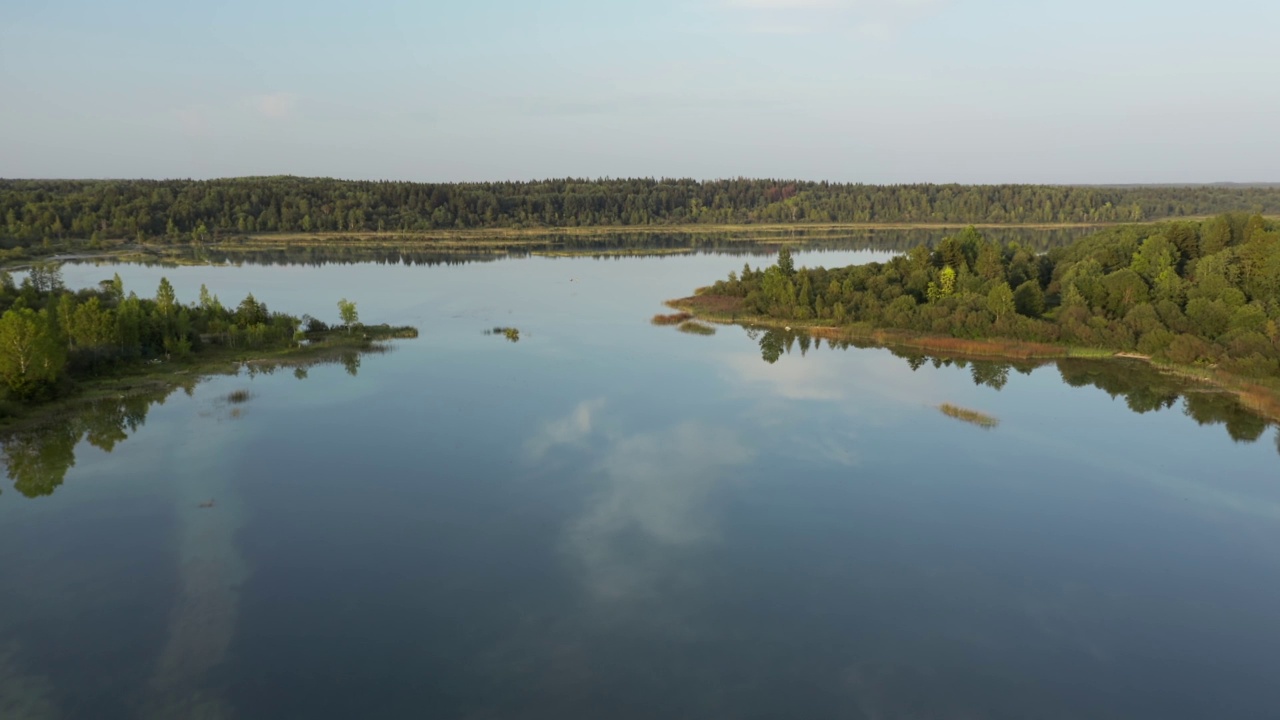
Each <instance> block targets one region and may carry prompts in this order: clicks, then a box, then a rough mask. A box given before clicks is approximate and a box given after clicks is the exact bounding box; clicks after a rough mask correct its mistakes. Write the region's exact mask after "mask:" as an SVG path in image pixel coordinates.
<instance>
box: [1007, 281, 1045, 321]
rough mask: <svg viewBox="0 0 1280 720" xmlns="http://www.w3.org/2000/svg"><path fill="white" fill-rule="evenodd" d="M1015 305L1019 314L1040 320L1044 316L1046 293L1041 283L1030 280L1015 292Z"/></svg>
mask: <svg viewBox="0 0 1280 720" xmlns="http://www.w3.org/2000/svg"><path fill="white" fill-rule="evenodd" d="M1013 304H1014V306H1015V307H1016V308H1017V310H1018V312H1019V313H1021V314H1023V315H1026V316H1027V317H1030V318H1038V317H1040V316H1041V315H1043V314H1044V291H1043V290H1041V289H1040V283H1038V282H1036V281H1035V280H1028V281H1026V282H1024V283H1022V284H1021V285H1019V286H1018V289H1017V290H1014V291H1013Z"/></svg>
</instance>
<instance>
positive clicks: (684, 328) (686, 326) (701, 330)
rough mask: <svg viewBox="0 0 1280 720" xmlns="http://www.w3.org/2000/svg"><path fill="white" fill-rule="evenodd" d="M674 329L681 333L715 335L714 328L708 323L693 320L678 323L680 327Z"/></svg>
mask: <svg viewBox="0 0 1280 720" xmlns="http://www.w3.org/2000/svg"><path fill="white" fill-rule="evenodd" d="M676 329H677V330H679V331H680V332H682V333H689V334H690V335H715V334H716V329H715V328H713V327H711V326H710V325H703V324H702V323H700V322H694V321H692V320H689V321H686V322H683V323H680V327H678V328H676Z"/></svg>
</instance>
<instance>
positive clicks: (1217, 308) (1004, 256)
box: [707, 214, 1280, 377]
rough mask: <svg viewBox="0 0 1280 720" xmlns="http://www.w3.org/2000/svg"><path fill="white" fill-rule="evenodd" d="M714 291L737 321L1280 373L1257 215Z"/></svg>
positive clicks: (1274, 259) (917, 254)
mask: <svg viewBox="0 0 1280 720" xmlns="http://www.w3.org/2000/svg"><path fill="white" fill-rule="evenodd" d="M707 294H709V295H712V296H728V297H734V298H740V299H741V303H740V305H741V308H742V312H743V313H746V314H756V315H766V316H769V317H773V318H778V319H784V320H795V321H798V322H810V321H811V322H819V323H833V324H837V325H848V324H855V323H865V324H869V325H872V326H877V327H889V328H901V329H905V330H912V331H919V332H925V333H935V334H942V335H951V336H955V337H961V338H988V337H1001V338H1011V339H1017V340H1026V341H1037V342H1051V343H1068V344H1072V345H1077V346H1090V347H1099V348H1107V349H1112V350H1120V351H1134V352H1137V353H1141V354H1144V355H1149V356H1152V357H1155V358H1157V359H1161V360H1167V361H1172V362H1175V363H1179V364H1188V365H1189V364H1196V363H1205V364H1217V365H1220V366H1221V367H1223V368H1224V369H1226V370H1228V371H1229V372H1233V373H1236V374H1241V375H1247V376H1253V377H1275V376H1278V375H1280V230H1278V229H1277V227H1276V226H1275V224H1273V223H1269V222H1267V221H1266V220H1264V219H1263V218H1262V217H1261V216H1258V215H1252V216H1249V215H1244V214H1236V215H1222V216H1218V217H1215V218H1213V219H1211V220H1207V221H1203V222H1173V223H1165V224H1158V225H1145V226H1122V227H1117V228H1112V229H1108V230H1105V231H1103V232H1100V233H1098V234H1095V235H1092V236H1090V237H1087V238H1084V239H1082V240H1078V241H1076V242H1074V243H1072V244H1070V245H1067V246H1065V247H1061V248H1058V249H1055V250H1052V251H1050V252H1048V253H1043V254H1042V253H1036V252H1033V251H1031V250H1028V249H1027V248H1024V247H1021V246H1020V245H1018V244H1017V243H1007V244H998V243H993V242H990V241H987V240H986V239H984V238H983V236H982V235H981V234H980V233H978V232H977V231H975V230H974V229H973V228H969V229H967V230H965V231H963V232H961V233H959V234H957V235H954V236H950V237H947V238H945V239H944V240H943V241H942V242H940V243H938V244H937V245H936V246H934V247H932V248H930V247H926V246H921V247H917V248H915V249H914V250H912V251H911V252H909V253H907V254H905V255H900V256H897V257H895V258H893V259H892V260H891V261H889V262H887V263H872V264H868V265H859V266H851V267H847V268H841V269H832V270H828V269H824V268H814V269H807V268H801V269H797V268H796V267H795V266H794V263H793V261H792V259H791V256H790V253H789V252H788V251H787V250H786V249H785V248H784V249H783V250H782V251H781V252H780V253H779V257H778V262H777V264H775V265H773V266H771V267H769V268H767V269H765V270H758V269H755V270H753V269H751V268H750V267H749V266H747V267H744V268H743V270H742V274H741V275H737V274H736V273H735V274H731V275H730V277H729V279H728V280H726V281H721V282H718V283H716V284H715V285H714V286H712V287H711V288H710V289H709V290H708V291H707Z"/></svg>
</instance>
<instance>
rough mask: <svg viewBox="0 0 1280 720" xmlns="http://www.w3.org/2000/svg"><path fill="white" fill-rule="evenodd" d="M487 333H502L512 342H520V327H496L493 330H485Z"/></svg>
mask: <svg viewBox="0 0 1280 720" xmlns="http://www.w3.org/2000/svg"><path fill="white" fill-rule="evenodd" d="M484 334H485V335H501V336H502V337H504V338H506V339H507V340H509V341H511V342H520V329H519V328H513V327H496V328H493V329H491V330H485V331H484Z"/></svg>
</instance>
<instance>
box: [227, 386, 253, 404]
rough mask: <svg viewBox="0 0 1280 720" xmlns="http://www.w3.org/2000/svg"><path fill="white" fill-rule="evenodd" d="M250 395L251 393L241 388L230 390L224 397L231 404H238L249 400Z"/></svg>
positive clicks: (251, 395)
mask: <svg viewBox="0 0 1280 720" xmlns="http://www.w3.org/2000/svg"><path fill="white" fill-rule="evenodd" d="M252 397H253V393H251V392H249V391H248V390H245V389H243V388H241V389H240V390H232V391H231V392H229V393H227V396H226V397H225V398H224V399H225V400H226V401H227V402H229V403H231V404H232V405H240V404H241V403H247V402H249V400H250V398H252Z"/></svg>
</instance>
